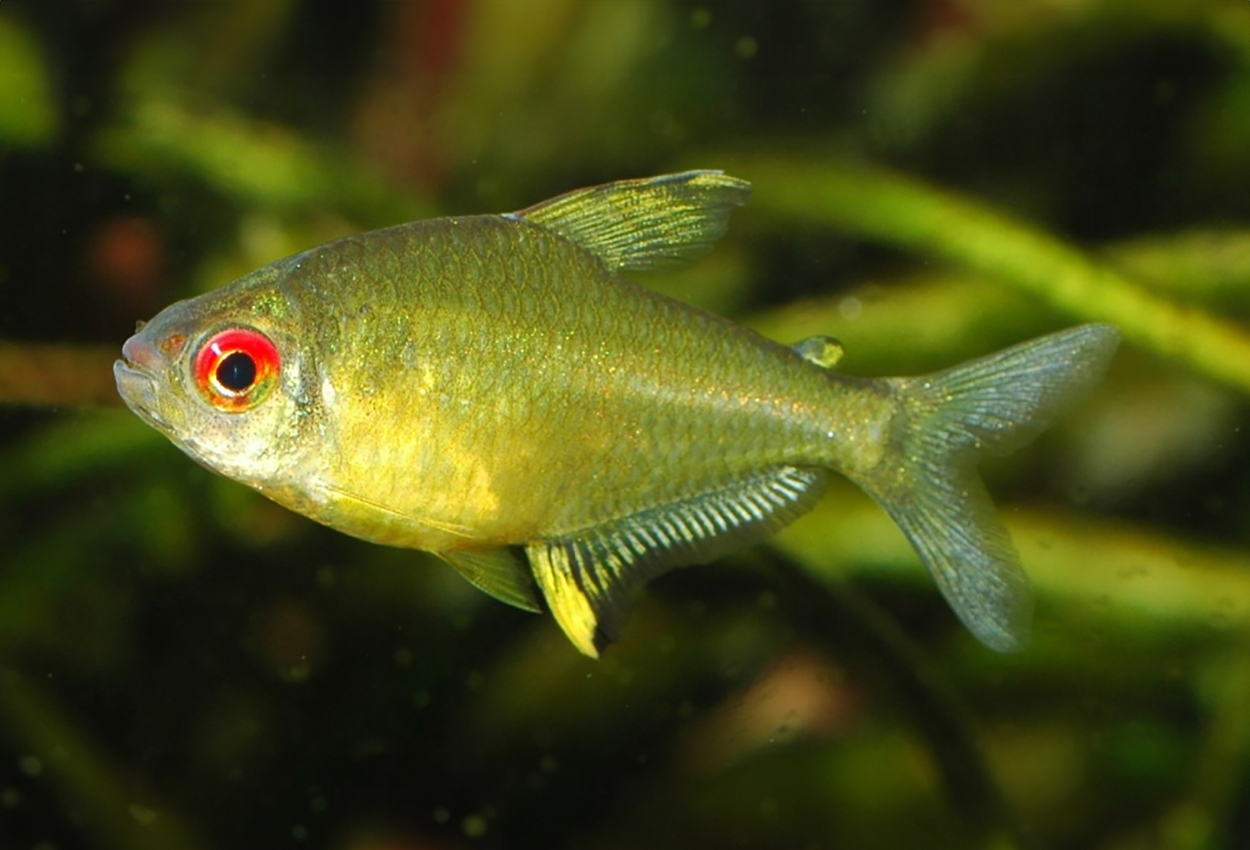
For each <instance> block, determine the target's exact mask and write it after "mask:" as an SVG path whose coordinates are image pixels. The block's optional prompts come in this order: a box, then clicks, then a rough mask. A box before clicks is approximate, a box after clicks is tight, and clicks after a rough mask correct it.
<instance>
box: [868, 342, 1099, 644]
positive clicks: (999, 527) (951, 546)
mask: <svg viewBox="0 0 1250 850" xmlns="http://www.w3.org/2000/svg"><path fill="white" fill-rule="evenodd" d="M1119 339H1120V335H1119V332H1118V331H1117V330H1116V329H1115V328H1114V327H1112V326H1111V325H1081V326H1079V327H1075V328H1071V329H1069V330H1066V331H1061V332H1059V333H1055V334H1051V335H1049V336H1044V337H1041V338H1039V339H1035V340H1033V341H1031V342H1026V343H1023V344H1021V345H1017V346H1014V347H1012V348H1008V349H1005V350H1003V351H1000V352H998V353H997V354H991V355H989V356H988V357H984V358H982V359H980V360H974V361H972V362H971V363H965V364H963V365H961V366H956V367H954V368H952V369H947V370H946V371H943V372H936V373H934V374H931V375H923V376H921V377H918V378H894V379H890V384H891V385H892V388H893V391H894V393H895V398H896V399H897V403H898V406H897V408H896V411H895V414H894V417H893V419H892V421H891V423H890V427H889V434H888V436H887V437H886V439H887V448H886V452H885V454H884V456H883V459H882V461H881V463H879V464H878V465H877V466H876V467H875V468H874V469H873V470H872V471H871V472H869V473H868V474H866V475H861V476H856V478H857V481H858V482H859V483H860V484H861V485H862V486H863V487H864V488H865V489H866V490H867V491H868V492H869V493H870V494H871V495H872V497H873V498H874V499H876V501H877V502H878V503H879V504H880V505H881V506H882V507H883V508H885V510H886V511H887V512H888V513H889V514H890V516H891V517H893V518H894V521H895V522H896V523H898V525H899V527H900V528H902V530H903V532H904V533H905V534H906V535H907V539H908V540H910V541H911V544H912V546H913V547H915V549H916V552H917V553H918V554H919V555H920V559H921V560H922V561H923V562H924V563H925V566H927V567H928V568H929V570H930V572H932V573H933V576H934V578H935V579H936V580H937V584H938V587H939V588H940V589H941V591H942V594H943V595H944V596H945V597H946V599H947V601H948V602H949V603H950V605H951V607H952V608H953V609H954V610H955V613H956V614H957V615H958V616H959V619H960V620H962V621H963V622H964V625H966V626H967V627H968V628H969V629H970V630H971V631H972V633H973V634H974V635H976V636H977V638H978V639H979V640H980V641H981V642H983V643H984V644H986V645H987V646H989V647H991V648H993V649H996V650H999V651H1000V652H1006V651H1010V650H1015V649H1019V648H1020V647H1021V646H1022V644H1023V643H1024V641H1025V640H1026V639H1027V637H1028V632H1029V623H1030V619H1031V616H1032V599H1031V596H1030V593H1029V587H1028V580H1027V578H1026V577H1025V575H1024V572H1023V571H1022V570H1021V569H1020V563H1019V558H1018V556H1017V555H1016V551H1015V548H1014V547H1013V546H1012V544H1011V538H1010V537H1009V536H1008V534H1007V529H1006V528H1005V527H1004V526H1003V523H1002V521H1001V520H1000V519H999V517H998V514H997V513H996V512H995V510H994V506H993V504H991V502H990V498H989V495H988V494H987V493H986V491H985V487H984V485H983V484H982V483H981V479H980V478H979V477H978V475H977V471H976V464H977V462H978V461H979V460H980V459H981V458H983V457H986V456H993V455H998V454H1005V453H1007V452H1009V451H1011V450H1013V449H1015V448H1018V447H1019V446H1021V445H1023V444H1024V443H1026V442H1028V441H1029V440H1031V439H1032V438H1033V437H1035V436H1036V435H1037V434H1038V433H1039V432H1041V431H1042V430H1043V429H1044V428H1045V427H1046V426H1047V425H1049V424H1050V423H1051V422H1052V421H1054V419H1055V418H1056V417H1058V416H1059V415H1060V414H1062V413H1063V412H1064V411H1065V410H1066V409H1067V408H1068V407H1070V406H1071V405H1072V404H1073V403H1074V402H1075V401H1076V400H1077V399H1078V398H1080V397H1081V396H1082V395H1083V394H1084V393H1085V392H1086V391H1088V390H1089V389H1090V388H1091V387H1093V385H1094V384H1095V383H1097V382H1098V380H1099V379H1100V378H1101V377H1102V375H1103V373H1104V372H1105V371H1106V369H1107V364H1108V363H1109V362H1110V360H1111V356H1112V354H1114V353H1115V349H1116V345H1117V344H1118V342H1119Z"/></svg>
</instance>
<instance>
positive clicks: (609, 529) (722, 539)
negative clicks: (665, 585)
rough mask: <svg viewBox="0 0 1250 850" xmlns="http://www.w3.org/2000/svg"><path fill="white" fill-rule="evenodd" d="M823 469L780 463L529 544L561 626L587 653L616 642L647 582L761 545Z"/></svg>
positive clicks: (804, 503) (800, 506) (794, 511)
mask: <svg viewBox="0 0 1250 850" xmlns="http://www.w3.org/2000/svg"><path fill="white" fill-rule="evenodd" d="M826 480H827V473H826V472H825V471H824V470H822V469H815V468H806V467H794V466H782V467H775V468H772V469H768V470H763V471H761V472H758V473H756V474H754V475H749V476H745V477H743V478H741V479H738V480H737V481H734V482H732V483H729V484H726V485H725V486H723V487H720V488H718V489H715V490H711V491H708V492H705V493H701V494H699V495H697V496H692V497H690V498H688V499H683V500H681V501H678V502H674V503H672V504H667V505H662V506H659V507H656V508H651V509H649V510H645V511H641V512H639V513H636V514H632V515H630V516H627V517H623V518H621V519H618V520H614V521H612V522H609V523H605V524H603V525H599V526H595V527H593V528H587V529H584V530H582V531H580V532H578V533H576V534H573V535H569V536H565V537H557V538H547V539H541V540H536V541H534V542H532V543H530V544H529V545H528V546H526V554H527V555H528V556H529V561H530V566H531V568H532V569H533V573H534V578H535V579H536V580H537V582H538V586H539V587H540V588H542V592H543V595H544V596H545V597H546V598H547V604H548V605H549V606H550V608H551V611H552V613H553V614H554V615H555V618H556V620H557V621H558V622H559V623H560V627H561V628H563V629H564V633H565V634H566V635H568V637H569V640H571V641H572V642H573V644H574V645H575V646H576V647H577V648H578V649H579V650H581V651H582V652H583V653H585V654H586V655H589V656H592V657H597V656H598V654H599V650H600V649H602V648H603V647H604V646H606V645H607V644H608V643H611V641H612V640H614V639H615V637H616V633H617V629H618V627H619V625H620V620H621V615H622V608H623V606H624V603H625V602H626V600H627V599H628V598H629V596H630V594H631V593H632V591H633V590H635V589H636V588H637V587H639V586H640V585H642V584H643V583H644V582H646V581H647V580H648V579H651V578H654V577H655V576H657V575H659V574H661V573H663V572H665V571H667V570H669V569H672V568H673V567H678V566H683V565H686V564H697V563H703V562H706V561H710V560H712V559H714V558H718V557H720V556H722V555H725V554H728V553H729V552H732V551H735V550H737V549H740V548H742V547H743V546H747V545H750V544H752V543H756V542H758V541H760V540H762V539H764V538H765V537H767V536H769V535H770V534H772V533H774V532H775V531H777V530H778V529H780V528H781V527H783V526H785V525H787V524H789V523H790V522H792V521H793V520H795V519H796V518H797V517H799V516H800V515H801V514H803V513H805V512H806V511H807V510H808V509H809V508H811V506H812V505H813V504H815V502H816V500H817V499H819V498H820V495H821V493H823V492H824V485H825V482H826Z"/></svg>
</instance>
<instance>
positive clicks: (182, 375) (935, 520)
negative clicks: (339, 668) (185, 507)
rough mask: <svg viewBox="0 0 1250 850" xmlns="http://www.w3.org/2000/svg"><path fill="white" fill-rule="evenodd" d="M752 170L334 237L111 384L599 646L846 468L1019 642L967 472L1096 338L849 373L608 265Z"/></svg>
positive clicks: (992, 534)
mask: <svg viewBox="0 0 1250 850" xmlns="http://www.w3.org/2000/svg"><path fill="white" fill-rule="evenodd" d="M750 192H751V185H750V183H748V182H747V181H745V180H742V179H739V178H735V177H732V176H729V175H727V174H725V173H724V172H722V171H718V170H697V171H686V172H682V173H677V174H666V175H661V176H657V177H648V178H639V179H627V180H619V181H616V182H612V183H606V184H603V185H599V186H592V187H589V188H585V189H580V190H576V191H572V192H568V193H566V194H563V195H560V196H558V197H555V198H553V199H551V200H548V201H545V202H542V203H539V204H536V205H534V206H531V207H528V208H526V209H523V210H520V211H518V212H513V213H506V214H488V215H469V216H453V217H444V218H434V219H428V220H422V221H415V222H410V223H406V224H400V225H397V226H393V227H388V228H385V229H381V230H376V231H371V232H366V233H361V234H357V235H352V236H347V237H345V238H342V239H338V240H336V241H332V242H330V243H328V244H325V245H322V246H320V247H316V248H313V249H311V250H307V251H304V252H302V253H299V254H296V255H294V256H291V257H287V258H285V259H282V260H278V261H276V262H274V263H271V264H269V265H266V266H264V267H262V268H259V269H257V270H255V271H253V272H251V273H249V274H247V275H245V276H243V277H241V278H239V279H238V280H236V281H234V282H233V283H230V284H228V285H225V286H223V287H221V288H219V289H216V290H213V291H210V292H207V293H205V294H203V295H200V296H198V297H194V298H191V299H188V300H184V301H179V302H177V303H174V304H172V305H170V306H168V307H166V308H165V309H164V310H162V311H161V312H160V313H159V314H157V315H156V316H155V317H154V318H153V319H152V320H151V321H149V322H147V323H140V324H139V325H138V326H137V327H136V332H135V334H134V335H133V336H132V337H130V338H129V339H128V340H127V341H126V342H125V344H124V345H123V347H122V358H121V359H119V360H118V361H117V362H116V364H115V365H114V375H115V378H116V382H117V389H118V392H119V394H120V395H121V397H122V399H123V400H124V401H125V403H126V404H127V405H128V406H129V407H130V409H131V410H132V411H134V413H136V414H137V415H138V416H139V417H140V418H141V419H142V420H143V421H145V422H146V423H148V424H149V425H151V426H152V427H154V428H155V429H157V430H158V431H160V432H161V433H162V434H164V435H165V436H166V437H167V438H169V440H170V441H172V442H173V443H174V445H176V446H177V447H178V448H179V449H181V450H182V451H183V452H185V453H186V454H188V455H189V456H190V457H191V458H193V459H194V460H196V461H198V462H199V463H200V464H202V465H203V466H205V467H207V468H209V469H210V470H213V471H215V472H218V473H220V474H222V475H225V476H227V477H229V478H232V479H234V480H236V481H239V482H241V483H243V484H245V485H248V486H250V487H253V488H255V489H256V490H258V491H259V492H260V493H262V494H264V495H265V496H267V497H268V498H270V499H272V500H273V501H275V502H277V503H279V504H281V505H283V506H285V507H287V508H289V509H291V510H293V511H295V512H297V513H300V514H303V515H304V516H307V517H310V518H311V519H313V520H315V521H317V522H319V523H322V524H324V525H326V526H329V527H331V528H334V529H337V530H339V531H341V532H344V533H346V534H348V535H352V536H354V537H357V538H360V539H363V540H366V541H370V542H372V543H377V544H383V545H388V546H397V547H408V548H413V549H420V550H425V551H427V552H431V553H434V554H436V555H437V556H439V557H440V558H441V559H443V560H444V561H446V562H448V563H450V564H451V566H452V567H454V568H455V569H456V570H458V571H459V572H460V573H461V574H462V575H463V576H464V577H465V578H467V579H468V580H469V581H470V582H472V583H473V584H474V585H476V586H477V587H478V588H480V589H481V590H483V591H485V592H486V593H488V594H490V595H491V596H493V597H495V598H496V599H499V600H501V601H502V602H505V603H508V604H510V605H513V606H516V607H519V608H523V609H527V610H531V611H542V610H544V608H545V609H546V610H549V611H550V612H551V613H552V615H554V618H555V620H556V622H557V623H558V624H559V626H560V627H561V628H562V629H563V631H564V633H565V634H566V635H567V637H568V638H569V640H570V641H571V642H572V643H573V645H574V646H575V647H576V648H577V649H578V650H580V651H581V652H582V653H585V654H586V655H589V656H598V655H599V653H600V652H601V651H602V650H603V649H604V648H605V647H606V646H607V645H608V644H609V643H611V642H612V641H613V640H615V639H616V638H617V637H618V636H619V634H620V632H621V629H622V628H623V621H624V616H625V609H626V608H627V606H628V603H629V601H630V599H631V597H632V596H633V595H635V593H636V591H637V590H638V588H639V587H640V586H642V585H643V584H644V583H646V582H647V581H649V580H651V579H653V578H655V577H657V576H659V575H660V574H662V573H665V572H666V571H668V570H670V569H672V568H674V567H679V566H685V565H690V564H696V563H706V562H709V561H714V560H717V559H719V558H721V557H723V556H725V555H728V554H730V553H732V552H735V551H737V550H740V549H743V548H745V547H747V546H751V545H754V544H757V543H759V542H762V541H763V540H765V539H766V538H768V537H769V536H771V535H773V534H774V533H775V532H777V531H778V530H780V529H781V528H783V527H784V526H786V525H788V524H789V523H791V522H792V521H794V520H795V519H796V518H798V517H799V516H800V515H802V514H803V513H805V512H806V511H808V510H809V509H810V508H811V507H812V506H813V505H814V504H815V503H816V502H817V501H818V500H819V499H820V497H821V495H822V493H823V492H824V491H825V488H826V486H827V484H828V482H829V481H830V479H831V477H832V476H834V475H841V476H844V477H845V478H847V479H849V480H850V481H851V482H853V483H854V484H856V485H857V486H859V487H860V488H862V489H863V490H864V491H865V492H866V493H867V494H868V495H869V496H871V497H872V498H873V499H874V500H875V501H876V502H877V503H878V504H879V505H880V506H881V507H882V508H884V510H885V511H886V512H887V513H888V514H889V515H890V516H891V517H892V518H893V520H894V521H895V522H896V523H897V525H898V526H899V528H901V529H902V531H903V533H904V534H905V535H906V537H907V539H908V540H909V541H910V543H911V545H912V547H913V548H914V550H915V552H916V554H917V555H918V557H919V559H920V561H921V562H923V563H924V564H925V565H926V566H927V567H928V569H929V571H930V572H931V573H932V575H933V577H934V579H935V580H936V583H937V586H938V588H939V589H940V591H941V593H942V594H943V595H944V596H945V598H946V599H947V601H948V602H949V604H950V606H951V608H952V609H953V611H954V613H955V614H956V615H957V616H958V618H959V619H960V620H961V621H962V622H963V623H964V624H965V625H966V626H967V628H968V629H969V630H970V631H971V633H972V634H973V635H974V636H975V637H976V638H978V639H979V640H980V641H981V642H983V643H984V644H985V645H987V646H988V647H990V648H992V649H994V650H999V651H1012V650H1017V649H1019V648H1021V647H1022V646H1023V645H1024V643H1025V641H1026V640H1027V637H1028V633H1029V629H1030V622H1031V616H1032V602H1031V595H1030V590H1029V584H1028V580H1027V578H1026V576H1025V573H1024V572H1023V570H1022V568H1021V565H1020V561H1019V557H1018V556H1017V553H1016V551H1015V549H1014V547H1013V545H1012V542H1011V539H1010V537H1009V535H1008V533H1007V530H1006V528H1005V527H1004V525H1003V523H1002V522H1001V520H1000V519H999V517H998V515H997V513H996V511H995V509H994V506H993V505H992V503H991V501H990V497H989V495H988V493H987V490H986V488H985V486H984V485H983V483H982V482H981V480H980V478H979V477H978V475H977V464H978V462H979V461H980V460H981V459H982V458H983V457H986V456H992V455H999V454H1003V453H1006V452H1009V451H1011V450H1013V449H1015V448H1017V447H1019V446H1021V445H1022V444H1024V443H1025V442H1027V441H1028V440H1030V439H1031V438H1033V437H1034V436H1035V435H1036V434H1038V433H1039V432H1040V431H1041V430H1043V429H1044V428H1045V427H1046V426H1047V425H1049V424H1050V423H1051V422H1053V421H1054V420H1055V419H1056V418H1057V417H1059V416H1060V415H1061V414H1063V413H1064V412H1065V411H1066V410H1068V409H1069V408H1070V407H1071V406H1072V405H1073V404H1075V403H1076V401H1077V400H1079V399H1081V398H1082V397H1084V396H1085V395H1086V394H1087V393H1088V392H1089V391H1090V390H1091V388H1092V387H1094V386H1095V385H1096V384H1097V382H1098V381H1099V380H1100V379H1101V378H1102V377H1103V375H1104V373H1105V372H1106V370H1107V368H1108V364H1109V362H1110V360H1111V358H1112V355H1113V354H1114V352H1115V350H1116V347H1117V344H1118V342H1119V333H1118V332H1117V330H1116V328H1115V327H1114V326H1112V325H1108V324H1097V323H1095V324H1084V325H1079V326H1075V327H1072V328H1069V329H1067V330H1062V331H1058V332H1056V333H1052V334H1050V335H1047V336H1042V337H1040V338H1038V339H1034V340H1032V341H1028V342H1024V343H1022V344H1019V345H1016V346H1014V347H1011V348H1007V349H1005V350H1003V351H999V352H998V353H994V354H990V355H988V356H985V357H983V358H981V359H977V360H973V361H971V362H968V363H964V364H962V365H957V366H954V367H953V368H949V369H946V370H944V371H938V372H933V373H931V374H927V375H922V376H919V377H891V378H874V377H856V376H853V375H848V374H843V373H842V372H841V371H840V370H839V369H838V368H837V366H838V362H839V360H840V358H841V353H842V346H841V344H840V343H838V342H837V340H836V339H834V338H832V337H825V336H817V337H812V338H809V339H806V340H802V341H799V342H797V343H795V344H792V345H788V344H783V343H781V342H776V341H774V340H771V339H768V338H766V337H764V336H762V335H760V334H758V333H756V332H755V331H753V330H751V329H748V328H747V327H745V326H743V325H740V324H737V323H734V322H732V321H730V320H728V319H725V318H722V317H720V316H717V315H714V314H712V313H709V312H706V311H704V310H702V309H699V308H697V307H694V306H691V305H689V304H685V303H682V302H680V301H678V300H675V299H672V298H668V297H665V296H663V295H661V294H658V293H656V292H654V291H651V290H649V289H647V288H645V287H643V286H642V285H640V284H638V283H636V282H635V281H633V280H631V279H630V278H628V277H626V276H625V273H627V272H632V271H644V270H651V269H658V268H671V267H676V266H680V265H682V264H685V263H688V262H690V261H692V260H694V259H696V258H698V257H700V256H702V255H704V254H706V253H707V252H709V251H710V250H711V249H712V246H713V244H714V243H715V242H716V241H717V240H718V239H719V238H720V237H721V236H722V235H723V234H724V233H725V231H726V229H727V227H728V222H729V217H730V214H731V213H732V211H733V210H735V209H737V208H738V207H740V206H742V205H743V204H744V203H745V202H746V200H747V198H748V196H749V194H750Z"/></svg>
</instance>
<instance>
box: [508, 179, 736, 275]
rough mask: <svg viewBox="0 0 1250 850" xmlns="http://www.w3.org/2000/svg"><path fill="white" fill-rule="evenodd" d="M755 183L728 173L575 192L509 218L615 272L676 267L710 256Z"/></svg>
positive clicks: (623, 183)
mask: <svg viewBox="0 0 1250 850" xmlns="http://www.w3.org/2000/svg"><path fill="white" fill-rule="evenodd" d="M750 194H751V184H750V183H748V182H747V181H745V180H739V179H738V178H736V177H729V176H728V175H726V174H724V173H723V172H721V171H686V172H683V173H681V174H665V175H663V176H660V177H648V178H644V179H641V180H619V181H617V182H615V183H605V184H603V185H602V186H591V187H590V188H587V189H578V190H577V191H574V192H568V193H566V194H564V195H560V196H558V197H556V198H552V199H551V200H549V201H544V202H543V203H541V204H535V205H534V206H532V207H529V208H528V209H524V210H521V211H520V212H516V213H511V214H509V217H510V218H515V219H518V220H521V221H528V222H532V223H533V224H537V225H540V226H542V227H545V228H548V229H549V230H552V231H554V232H556V233H558V234H559V235H561V236H563V237H564V238H565V239H568V240H570V241H572V242H576V243H577V244H578V245H580V246H581V247H583V248H585V249H586V250H587V251H589V252H591V253H592V254H594V255H595V256H597V257H599V258H600V259H601V260H603V262H604V264H605V265H607V267H608V268H610V269H613V270H616V269H656V268H671V267H673V266H678V265H682V264H684V263H687V262H689V261H690V260H693V259H695V258H696V257H700V256H702V255H703V254H706V253H707V252H708V251H710V250H711V249H712V245H713V244H714V243H715V242H716V240H717V239H719V238H720V237H721V235H722V234H723V233H724V232H725V228H726V227H727V226H728V223H729V214H730V213H731V212H732V211H733V209H734V208H735V207H739V206H741V205H742V204H744V203H746V199H747V197H748V196H749V195H750Z"/></svg>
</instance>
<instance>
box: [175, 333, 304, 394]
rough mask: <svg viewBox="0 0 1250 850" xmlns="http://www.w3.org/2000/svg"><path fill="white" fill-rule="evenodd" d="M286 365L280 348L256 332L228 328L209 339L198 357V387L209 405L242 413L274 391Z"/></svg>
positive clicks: (195, 362) (196, 373) (197, 354)
mask: <svg viewBox="0 0 1250 850" xmlns="http://www.w3.org/2000/svg"><path fill="white" fill-rule="evenodd" d="M281 365H282V361H281V358H280V357H279V355H278V348H277V346H275V345H274V344H273V341H272V340H270V339H269V337H267V336H265V335H264V334H263V333H261V332H260V331H258V330H256V329H255V328H241V327H236V328H226V329H225V330H222V331H218V332H217V333H215V334H213V335H212V336H210V337H208V339H206V340H205V341H204V342H203V344H202V345H201V346H200V349H199V351H198V352H196V354H195V360H194V372H195V383H196V386H197V387H198V388H199V391H200V394H201V395H202V396H204V398H205V400H206V401H208V403H209V404H211V405H213V406H214V407H216V408H217V409H219V410H224V411H226V412H228V413H242V412H243V411H245V410H250V409H252V408H253V407H255V406H256V405H257V404H259V403H260V402H261V401H262V400H263V399H264V398H265V397H266V396H267V395H268V394H269V391H270V390H271V389H272V388H273V385H274V383H275V382H276V379H277V377H278V373H279V371H280V368H281Z"/></svg>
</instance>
